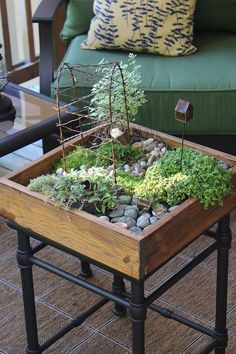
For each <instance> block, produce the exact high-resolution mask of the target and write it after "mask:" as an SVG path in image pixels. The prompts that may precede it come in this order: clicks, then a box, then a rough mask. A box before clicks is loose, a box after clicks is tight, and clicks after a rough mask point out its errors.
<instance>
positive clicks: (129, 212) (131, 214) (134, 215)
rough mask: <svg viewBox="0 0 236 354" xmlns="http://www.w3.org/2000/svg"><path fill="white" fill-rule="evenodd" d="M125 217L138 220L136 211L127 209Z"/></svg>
mask: <svg viewBox="0 0 236 354" xmlns="http://www.w3.org/2000/svg"><path fill="white" fill-rule="evenodd" d="M124 215H125V216H129V217H130V218H132V219H137V216H138V213H137V211H136V210H134V209H125V212H124Z"/></svg>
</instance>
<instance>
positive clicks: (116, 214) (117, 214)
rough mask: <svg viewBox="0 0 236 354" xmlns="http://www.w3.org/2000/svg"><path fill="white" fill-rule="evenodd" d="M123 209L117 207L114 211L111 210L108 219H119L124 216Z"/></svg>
mask: <svg viewBox="0 0 236 354" xmlns="http://www.w3.org/2000/svg"><path fill="white" fill-rule="evenodd" d="M124 210H125V209H124V208H122V207H119V208H118V209H116V210H113V211H112V212H111V213H110V214H109V218H112V219H113V218H120V217H121V216H123V215H124Z"/></svg>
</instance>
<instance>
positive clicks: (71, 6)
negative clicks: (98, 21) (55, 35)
mask: <svg viewBox="0 0 236 354" xmlns="http://www.w3.org/2000/svg"><path fill="white" fill-rule="evenodd" d="M93 16H94V13H93V0H70V1H69V3H68V7H67V11H66V20H65V23H64V25H63V28H62V30H61V33H60V36H61V39H62V40H63V41H65V42H67V41H70V40H71V39H72V38H74V37H75V36H77V35H79V34H83V33H87V32H88V30H89V26H90V20H91V18H92V17H93Z"/></svg>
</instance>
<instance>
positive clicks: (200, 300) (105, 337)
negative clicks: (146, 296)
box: [0, 212, 236, 354]
mask: <svg viewBox="0 0 236 354" xmlns="http://www.w3.org/2000/svg"><path fill="white" fill-rule="evenodd" d="M232 230H233V231H234V232H235V231H236V213H235V212H234V213H233V215H232ZM16 240H17V237H16V233H15V232H14V231H12V230H11V229H9V228H8V226H7V225H6V223H5V220H4V219H3V218H0V354H4V353H8V354H21V353H22V354H23V353H25V347H26V337H25V328H24V312H23V303H22V293H21V282H20V274H19V269H18V267H17V263H16V247H17V246H16V245H17V242H16ZM34 242H35V241H34ZM210 242H211V241H210V240H209V239H207V238H206V237H204V236H200V237H199V238H198V239H197V240H196V241H195V242H193V243H192V244H191V245H190V246H188V247H187V248H186V249H185V250H184V251H183V252H182V253H181V254H180V255H178V256H176V257H175V258H174V259H172V260H171V261H170V262H169V263H168V264H167V265H165V266H164V267H163V268H162V269H161V270H160V271H159V272H157V273H156V274H155V275H153V276H152V277H150V278H149V279H148V280H147V281H146V284H145V285H146V286H145V289H146V292H147V293H148V292H150V291H152V290H153V289H155V288H156V287H157V286H159V285H160V284H161V283H162V282H163V281H164V280H165V279H167V278H168V277H169V276H170V275H172V274H174V273H175V272H176V271H178V270H179V269H180V268H181V267H182V266H183V265H185V264H186V263H187V262H188V261H189V260H190V259H191V258H192V257H193V256H194V255H196V254H197V253H199V252H200V251H201V249H202V248H203V247H204V246H205V245H207V244H209V243H210ZM38 256H40V257H42V258H43V259H45V260H48V261H50V262H52V263H54V264H56V265H57V266H59V267H62V268H63V269H65V270H67V271H70V272H73V273H74V274H78V272H79V269H80V261H79V259H77V258H75V257H71V256H69V255H67V254H65V253H62V252H60V251H57V250H55V249H53V248H51V247H47V248H45V249H44V250H42V251H40V252H39V254H38ZM33 273H34V282H35V295H36V307H37V317H38V328H39V340H40V343H42V342H43V341H44V340H45V339H46V338H47V337H48V336H49V335H53V334H55V333H56V332H57V331H58V330H59V329H60V328H61V327H63V326H64V325H65V324H67V323H69V322H70V321H71V319H72V318H73V317H74V316H76V315H78V314H79V313H81V312H82V311H84V310H85V309H86V308H87V307H89V306H91V305H92V304H93V303H95V302H96V301H97V300H98V299H99V296H97V295H94V294H92V293H91V292H89V291H87V290H85V289H82V288H80V287H78V286H76V285H74V284H72V283H69V282H67V281H65V280H63V279H61V278H59V277H57V276H55V275H53V274H51V273H48V272H46V271H44V270H42V269H39V268H37V267H35V268H33ZM215 276H216V260H215V255H211V256H210V257H209V258H208V259H207V260H205V261H204V262H203V263H202V264H201V265H200V266H198V267H197V268H195V269H194V270H193V271H192V272H191V273H189V274H188V275H187V276H186V277H185V278H184V279H182V280H181V281H180V282H179V283H178V284H176V285H175V286H174V287H173V288H172V289H170V290H168V291H167V292H166V293H165V294H164V295H163V296H161V298H160V299H159V300H158V301H157V303H158V304H159V305H161V306H162V307H166V308H169V309H171V310H172V311H174V312H176V313H178V314H181V315H183V316H185V317H187V318H189V319H191V320H194V321H196V322H197V323H200V324H203V325H204V326H209V327H214V313H215V305H214V300H215V279H216V278H215ZM91 282H93V283H96V284H98V285H99V286H101V287H105V288H107V289H109V290H110V289H111V284H112V276H111V274H109V273H108V272H106V271H103V270H101V269H99V268H97V267H93V277H92V278H91ZM127 290H129V282H127ZM112 307H113V304H112V303H108V304H107V305H105V306H104V307H103V308H102V309H100V310H99V311H98V312H97V313H96V314H94V315H92V316H91V317H90V318H88V319H87V320H86V321H85V322H84V323H83V324H82V325H81V326H80V327H78V328H76V329H74V330H72V331H71V332H70V333H69V334H67V335H66V336H65V337H63V338H62V339H61V340H59V341H58V342H57V343H55V344H54V345H53V346H52V347H50V349H48V350H47V351H46V352H45V353H55V354H65V353H73V354H77V353H81V354H110V353H113V354H126V353H131V352H132V347H131V324H130V321H129V318H128V314H126V315H125V316H123V317H116V316H115V315H114V314H113V313H112ZM228 329H229V335H230V336H229V346H228V349H227V353H230V354H234V353H235V354H236V234H233V243H232V249H231V252H230V272H229V296H228ZM145 331H146V354H180V353H182V354H183V353H186V354H195V353H198V352H199V351H200V350H201V349H202V348H203V347H204V345H206V343H207V342H208V338H206V337H205V336H204V335H202V334H200V333H199V332H196V331H194V330H192V329H189V328H187V327H185V326H184V325H181V324H179V323H177V322H174V321H173V320H167V319H164V318H163V317H161V316H160V315H158V314H156V313H154V312H151V311H148V314H147V320H146V326H145Z"/></svg>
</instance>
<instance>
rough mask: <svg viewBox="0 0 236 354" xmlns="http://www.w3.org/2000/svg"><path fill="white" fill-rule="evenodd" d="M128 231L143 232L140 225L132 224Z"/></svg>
mask: <svg viewBox="0 0 236 354" xmlns="http://www.w3.org/2000/svg"><path fill="white" fill-rule="evenodd" d="M129 231H132V232H135V233H136V234H141V232H143V230H142V229H141V227H138V226H132V227H130V228H129Z"/></svg>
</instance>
